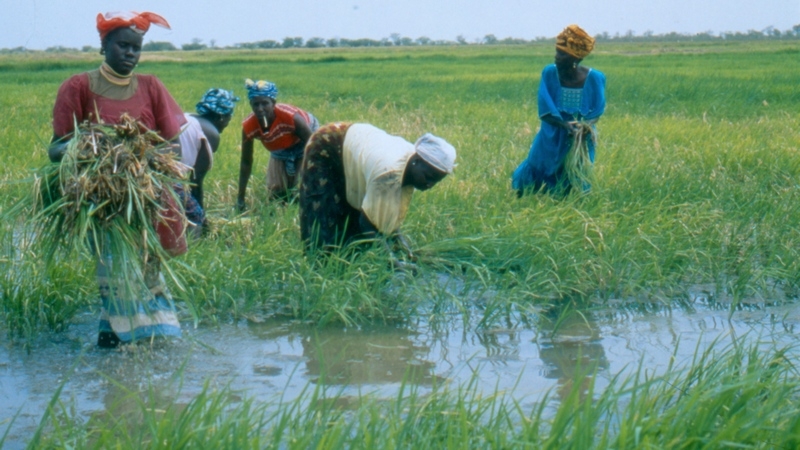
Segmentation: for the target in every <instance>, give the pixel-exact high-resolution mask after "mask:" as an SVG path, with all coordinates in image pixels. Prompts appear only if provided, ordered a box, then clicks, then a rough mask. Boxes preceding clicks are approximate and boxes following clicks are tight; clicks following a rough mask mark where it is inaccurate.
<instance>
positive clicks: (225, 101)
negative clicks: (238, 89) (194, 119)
mask: <svg viewBox="0 0 800 450" xmlns="http://www.w3.org/2000/svg"><path fill="white" fill-rule="evenodd" d="M238 101H239V97H237V96H235V95H233V91H226V90H225V89H217V88H212V89H209V90H208V92H206V94H205V95H204V96H203V98H202V100H200V103H198V104H197V105H196V106H195V108H196V109H197V114H200V115H201V116H202V115H205V114H208V113H217V114H219V115H220V116H229V115H231V114H233V108H234V107H235V106H236V102H238Z"/></svg>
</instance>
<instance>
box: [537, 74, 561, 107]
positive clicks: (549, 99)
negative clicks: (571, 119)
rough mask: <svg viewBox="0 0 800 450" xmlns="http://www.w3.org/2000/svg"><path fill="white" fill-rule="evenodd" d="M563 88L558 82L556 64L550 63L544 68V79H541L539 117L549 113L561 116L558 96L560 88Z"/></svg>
mask: <svg viewBox="0 0 800 450" xmlns="http://www.w3.org/2000/svg"><path fill="white" fill-rule="evenodd" d="M560 88H561V85H560V83H559V82H558V72H557V71H556V66H555V64H550V65H548V66H546V67H545V68H544V70H542V79H541V81H539V93H538V95H537V97H538V102H539V117H540V118H541V117H544V116H546V115H548V114H550V115H552V116H554V117H559V118H560V117H561V112H560V111H559V110H558V106H556V100H555V99H556V98H558V97H557V96H558V90H559V89H560Z"/></svg>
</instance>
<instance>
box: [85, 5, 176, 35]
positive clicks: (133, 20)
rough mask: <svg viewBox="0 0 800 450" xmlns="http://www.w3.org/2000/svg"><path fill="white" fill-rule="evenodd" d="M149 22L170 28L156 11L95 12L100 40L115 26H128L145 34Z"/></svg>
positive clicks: (114, 28) (148, 27)
mask: <svg viewBox="0 0 800 450" xmlns="http://www.w3.org/2000/svg"><path fill="white" fill-rule="evenodd" d="M151 24H152V25H158V26H160V27H163V28H166V29H168V30H170V29H171V28H170V26H169V22H167V19H165V18H163V17H161V16H159V15H158V14H156V13H151V12H143V13H138V12H135V11H125V12H108V13H105V14H97V31H99V32H100V40H103V39H105V37H106V36H107V35H108V33H110V32H111V31H113V30H116V29H117V28H130V29H131V30H133V31H135V32H137V33H139V34H145V33H146V32H147V30H149V29H150V25H151Z"/></svg>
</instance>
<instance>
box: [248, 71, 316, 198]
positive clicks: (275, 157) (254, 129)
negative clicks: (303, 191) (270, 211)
mask: <svg viewBox="0 0 800 450" xmlns="http://www.w3.org/2000/svg"><path fill="white" fill-rule="evenodd" d="M245 87H246V88H247V97H248V98H249V99H250V107H251V108H253V112H252V113H251V114H250V115H248V116H247V117H246V118H245V119H244V122H242V159H241V162H240V164H239V196H238V198H237V202H236V204H237V207H238V209H239V211H243V210H244V209H245V194H246V193H247V182H248V181H249V180H250V173H251V172H252V169H253V141H254V140H255V139H258V140H259V141H261V144H262V145H264V148H266V149H267V150H269V153H270V155H269V166H268V168H267V189H268V190H269V192H270V197H271V198H282V199H288V197H289V191H290V189H292V188H294V187H295V185H296V184H297V179H298V172H299V171H300V165H301V164H302V162H303V149H305V147H306V142H308V139H309V138H310V137H311V133H313V132H314V131H316V129H317V128H319V122H317V118H316V117H314V116H313V115H312V114H311V113H309V112H307V111H303V110H302V109H300V108H298V107H296V106H292V105H288V104H286V103H275V99H276V98H278V88H277V87H276V86H275V84H274V83H270V82H269V81H264V80H259V81H253V80H251V79H247V80H245Z"/></svg>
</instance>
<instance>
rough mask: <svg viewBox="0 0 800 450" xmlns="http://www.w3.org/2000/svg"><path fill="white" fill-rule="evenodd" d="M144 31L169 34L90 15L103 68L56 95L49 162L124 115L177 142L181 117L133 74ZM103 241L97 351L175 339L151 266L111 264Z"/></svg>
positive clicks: (144, 19) (148, 16)
mask: <svg viewBox="0 0 800 450" xmlns="http://www.w3.org/2000/svg"><path fill="white" fill-rule="evenodd" d="M151 24H155V25H159V26H162V27H165V28H169V24H168V23H167V21H166V20H165V19H164V18H163V17H161V16H159V15H158V14H154V13H149V12H145V13H141V14H140V13H134V12H125V13H108V14H105V15H103V14H98V15H97V31H98V32H99V33H100V40H101V47H100V53H101V54H102V55H104V56H105V60H104V61H103V63H102V65H101V66H100V68H98V69H95V70H92V71H89V72H85V73H81V74H78V75H74V76H72V77H70V78H69V79H68V80H67V81H65V82H64V83H63V84H62V85H61V87H60V88H59V90H58V95H57V97H56V102H55V106H54V107H53V139H52V142H51V145H50V148H49V151H48V152H49V156H50V159H51V160H52V161H53V162H59V161H61V158H62V157H63V155H64V151H65V150H66V144H67V142H69V140H70V138H71V137H72V134H73V132H74V131H75V130H74V129H75V123H76V122H77V123H82V122H84V121H89V122H91V123H107V124H116V123H119V121H120V116H121V115H122V114H123V113H127V114H128V115H129V116H131V117H133V118H134V119H136V120H138V121H139V122H140V123H141V124H142V126H144V127H147V128H148V129H150V130H154V131H156V132H158V134H159V135H160V136H161V137H162V138H164V139H166V140H175V141H177V138H178V135H179V134H180V132H181V126H182V125H183V124H184V122H185V121H186V119H185V118H184V117H183V111H182V110H181V108H180V107H179V106H178V104H177V103H176V102H175V100H174V99H173V98H172V96H171V95H170V94H169V92H168V91H167V89H166V88H165V87H164V85H163V84H162V83H161V81H160V80H159V79H158V78H156V77H155V76H153V75H142V74H134V73H133V70H134V68H135V67H136V65H137V64H138V63H139V56H140V55H141V50H142V40H143V36H144V33H145V32H146V31H147V30H148V29H149V28H150V25H151ZM177 151H178V153H180V150H177ZM107 239H108V238H107V237H104V238H102V239H101V241H100V248H98V249H96V254H97V283H98V287H99V289H100V300H101V303H102V307H101V310H100V330H99V335H98V339H97V345H98V346H100V347H116V346H117V345H119V344H120V343H121V342H122V343H128V342H133V341H136V340H147V339H151V338H153V337H156V336H162V337H163V336H175V337H177V336H180V335H181V328H180V323H179V322H178V318H177V314H176V310H175V305H174V304H173V302H172V298H171V297H170V295H169V292H168V291H167V289H166V286H165V285H164V280H163V276H161V270H160V263H159V261H158V258H150V259H148V262H147V263H146V264H145V267H134V266H133V265H131V264H128V263H127V261H120V260H118V259H116V258H115V257H113V256H112V252H111V250H110V249H111V247H113V246H112V245H111V243H109V242H108V240H107Z"/></svg>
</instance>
